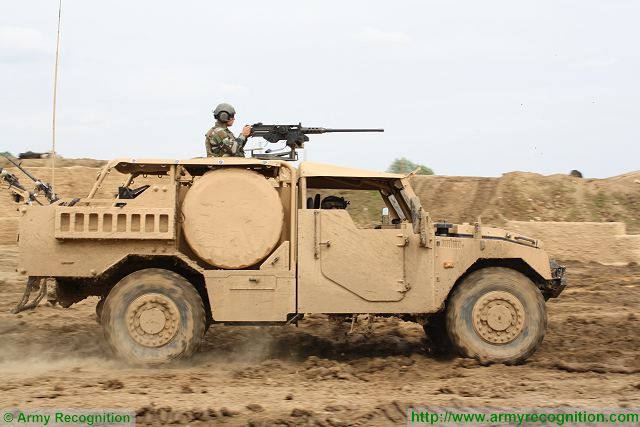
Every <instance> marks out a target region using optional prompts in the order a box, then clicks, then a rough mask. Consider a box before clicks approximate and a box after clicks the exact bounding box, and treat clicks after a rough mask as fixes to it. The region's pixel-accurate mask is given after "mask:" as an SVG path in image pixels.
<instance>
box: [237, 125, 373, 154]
mask: <svg viewBox="0 0 640 427" xmlns="http://www.w3.org/2000/svg"><path fill="white" fill-rule="evenodd" d="M347 132H384V129H327V128H320V127H309V128H307V127H303V126H302V124H301V123H298V124H297V125H264V124H262V123H256V124H254V125H253V126H251V135H250V136H254V137H255V136H260V137H262V138H264V139H265V140H266V141H268V142H271V143H276V142H278V141H285V143H286V145H287V147H289V151H284V152H278V153H274V152H273V151H271V150H267V151H266V152H265V153H257V154H255V153H252V157H256V158H258V159H278V160H291V161H295V160H298V153H297V152H296V150H297V149H298V148H304V143H305V142H307V141H309V137H308V136H307V135H315V134H319V133H347ZM252 151H255V150H252Z"/></svg>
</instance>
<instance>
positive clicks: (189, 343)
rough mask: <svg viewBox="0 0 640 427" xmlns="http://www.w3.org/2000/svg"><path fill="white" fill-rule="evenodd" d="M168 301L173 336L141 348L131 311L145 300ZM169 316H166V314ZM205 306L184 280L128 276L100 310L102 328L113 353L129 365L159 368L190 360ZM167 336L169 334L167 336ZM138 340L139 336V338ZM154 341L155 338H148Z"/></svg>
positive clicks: (153, 273) (152, 274) (169, 275)
mask: <svg viewBox="0 0 640 427" xmlns="http://www.w3.org/2000/svg"><path fill="white" fill-rule="evenodd" d="M158 295H159V298H160V300H161V301H165V302H166V301H167V300H169V301H170V304H169V305H171V304H174V306H173V307H175V310H172V311H171V313H173V314H175V316H174V317H173V320H174V322H173V323H172V324H173V325H174V327H173V329H172V330H173V331H175V332H174V335H172V338H171V339H170V341H167V342H166V343H165V342H164V340H163V344H162V345H159V346H157V345H156V346H154V345H148V343H147V345H143V344H141V343H140V342H139V341H140V339H139V338H138V340H136V339H135V338H134V336H133V335H132V332H131V326H130V325H131V324H135V322H132V321H131V318H132V316H131V311H129V319H127V313H128V310H129V309H130V306H131V308H134V307H136V306H138V304H140V303H139V301H141V300H144V299H145V298H149V297H152V298H157V296H158ZM165 316H168V314H165ZM206 323H207V322H206V315H205V310H204V305H203V303H202V299H201V298H200V295H199V294H198V292H197V291H196V289H195V288H194V287H193V286H192V285H191V283H189V281H187V280H186V279H185V278H184V277H182V276H180V275H179V274H177V273H174V272H172V271H169V270H164V269H160V268H149V269H145V270H139V271H136V272H134V273H131V274H129V275H128V276H126V277H125V278H123V279H122V280H121V281H120V282H118V283H117V284H116V285H115V286H114V287H113V289H112V290H111V292H110V293H109V295H108V296H107V298H106V300H105V303H104V306H103V308H102V321H101V324H102V328H103V331H104V335H105V338H106V340H107V342H108V343H109V346H110V347H111V348H112V349H113V351H114V353H115V354H117V355H118V356H120V357H122V358H123V359H125V360H127V361H128V362H130V363H133V364H138V365H158V364H162V363H166V362H169V361H171V360H175V359H184V358H187V357H189V356H191V355H192V354H193V353H194V352H195V351H196V350H197V349H198V347H199V346H200V344H201V342H202V338H203V337H204V334H205V331H206ZM168 335H170V334H168ZM138 336H140V335H138ZM149 336H150V337H154V335H149Z"/></svg>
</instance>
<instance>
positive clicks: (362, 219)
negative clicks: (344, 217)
mask: <svg viewBox="0 0 640 427" xmlns="http://www.w3.org/2000/svg"><path fill="white" fill-rule="evenodd" d="M385 207H386V204H385V202H384V199H383V197H382V194H380V192H379V191H377V190H329V189H318V188H309V189H308V190H307V209H345V210H346V211H347V212H348V213H349V216H351V219H352V220H353V222H354V224H355V225H356V227H358V228H375V227H376V226H379V225H380V224H381V222H382V209H383V208H385Z"/></svg>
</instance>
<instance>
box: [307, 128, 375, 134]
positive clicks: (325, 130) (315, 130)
mask: <svg viewBox="0 0 640 427" xmlns="http://www.w3.org/2000/svg"><path fill="white" fill-rule="evenodd" d="M301 131H302V132H303V133H306V134H314V133H345V132H354V133H355V132H384V129H331V128H301Z"/></svg>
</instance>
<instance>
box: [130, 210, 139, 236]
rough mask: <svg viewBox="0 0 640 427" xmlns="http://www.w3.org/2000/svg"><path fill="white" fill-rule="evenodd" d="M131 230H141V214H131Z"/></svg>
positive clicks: (136, 231)
mask: <svg viewBox="0 0 640 427" xmlns="http://www.w3.org/2000/svg"><path fill="white" fill-rule="evenodd" d="M131 231H132V232H134V233H139V232H140V214H132V215H131Z"/></svg>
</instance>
